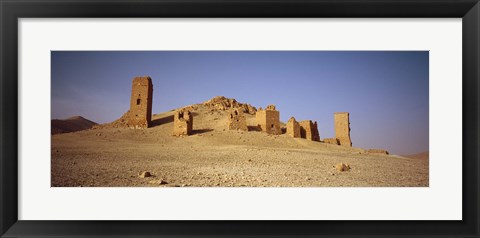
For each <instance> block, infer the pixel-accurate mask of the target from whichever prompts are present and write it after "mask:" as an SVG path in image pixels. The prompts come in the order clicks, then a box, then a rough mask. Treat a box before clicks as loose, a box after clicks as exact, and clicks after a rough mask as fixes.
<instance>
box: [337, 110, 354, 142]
mask: <svg viewBox="0 0 480 238" xmlns="http://www.w3.org/2000/svg"><path fill="white" fill-rule="evenodd" d="M349 115H350V114H349V113H348V112H335V113H334V120H335V138H337V139H338V142H339V143H340V145H343V146H349V147H352V141H351V139H350V118H349Z"/></svg>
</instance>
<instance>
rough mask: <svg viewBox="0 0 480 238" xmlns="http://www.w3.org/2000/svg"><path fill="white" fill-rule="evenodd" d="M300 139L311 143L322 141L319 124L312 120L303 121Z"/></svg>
mask: <svg viewBox="0 0 480 238" xmlns="http://www.w3.org/2000/svg"><path fill="white" fill-rule="evenodd" d="M299 124H300V137H301V138H305V139H307V140H311V141H320V133H318V126H317V122H312V121H311V120H306V121H301V122H299Z"/></svg>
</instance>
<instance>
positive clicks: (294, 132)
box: [287, 117, 300, 138]
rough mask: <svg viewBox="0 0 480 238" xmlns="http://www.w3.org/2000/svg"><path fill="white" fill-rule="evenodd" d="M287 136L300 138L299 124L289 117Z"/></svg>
mask: <svg viewBox="0 0 480 238" xmlns="http://www.w3.org/2000/svg"><path fill="white" fill-rule="evenodd" d="M287 135H289V136H291V137H294V138H299V137H300V124H299V123H298V122H297V121H296V120H295V117H290V119H289V120H288V122H287Z"/></svg>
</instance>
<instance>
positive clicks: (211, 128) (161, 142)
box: [51, 97, 429, 187]
mask: <svg viewBox="0 0 480 238" xmlns="http://www.w3.org/2000/svg"><path fill="white" fill-rule="evenodd" d="M232 107H234V108H243V109H244V110H245V117H246V120H247V125H248V129H249V131H237V130H228V127H227V120H228V115H229V110H230V108H232ZM186 108H188V109H189V110H190V111H191V113H192V115H193V134H192V135H190V136H179V137H176V136H172V132H173V116H174V111H168V112H164V113H160V114H154V115H153V118H152V126H151V127H149V128H147V129H130V128H125V127H122V122H121V121H115V122H113V123H109V124H104V125H98V126H96V127H94V128H92V129H88V130H83V131H78V132H75V133H66V134H55V135H52V149H51V153H52V160H51V169H52V171H51V172H52V176H51V182H52V186H54V187H57V186H67V187H77V186H94V187H110V186H116V187H127V186H150V187H278V186H280V187H371V186H374V187H405V186H407V187H410V186H413V187H418V186H421V187H425V186H429V162H428V160H418V159H411V158H406V157H400V156H394V155H386V154H379V153H371V152H370V153H369V152H368V151H367V150H365V149H368V148H365V149H362V148H356V147H345V146H338V145H332V144H327V143H322V142H316V141H309V140H306V139H302V138H292V137H290V136H288V135H287V134H285V133H284V134H281V135H269V134H267V133H265V132H261V131H257V130H256V120H255V111H256V110H257V109H256V108H255V107H253V106H251V105H249V104H241V103H238V102H236V101H232V99H228V98H223V97H217V98H214V99H212V100H209V101H207V102H205V103H201V104H195V105H190V106H187V107H186ZM280 113H281V109H280ZM284 125H285V124H282V126H284ZM352 128H355V125H352ZM320 135H321V132H320ZM321 139H323V138H321ZM353 146H355V141H353ZM386 149H388V148H386ZM339 163H344V164H348V167H349V168H350V169H349V170H347V171H339V170H337V169H336V168H335V167H334V166H335V165H337V164H339Z"/></svg>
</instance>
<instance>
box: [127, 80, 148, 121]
mask: <svg viewBox="0 0 480 238" xmlns="http://www.w3.org/2000/svg"><path fill="white" fill-rule="evenodd" d="M152 94H153V85H152V79H151V78H150V77H149V76H144V77H135V78H134V79H133V81H132V95H131V97H130V110H129V111H128V112H127V113H126V114H125V115H124V117H125V122H126V124H127V126H128V127H131V128H147V127H149V126H150V124H151V122H152Z"/></svg>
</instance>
